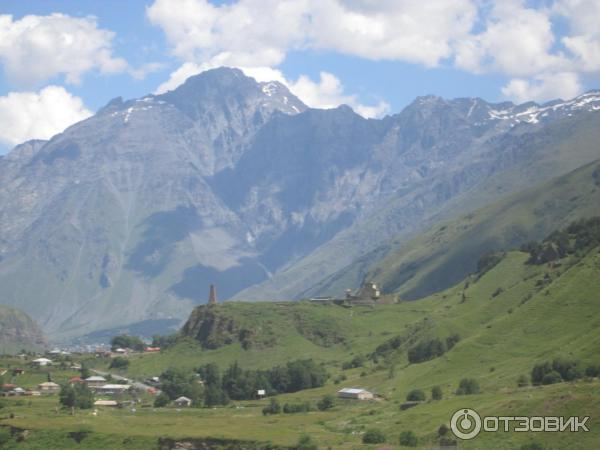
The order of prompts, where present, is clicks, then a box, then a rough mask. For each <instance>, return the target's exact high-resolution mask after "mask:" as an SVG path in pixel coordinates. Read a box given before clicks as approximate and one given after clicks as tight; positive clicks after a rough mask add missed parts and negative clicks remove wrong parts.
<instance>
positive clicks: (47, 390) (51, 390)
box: [38, 381, 60, 394]
mask: <svg viewBox="0 0 600 450" xmlns="http://www.w3.org/2000/svg"><path fill="white" fill-rule="evenodd" d="M38 390H39V391H40V392H41V393H42V394H56V393H57V392H59V391H60V386H59V385H58V384H56V383H54V382H52V381H45V382H44V383H40V384H38Z"/></svg>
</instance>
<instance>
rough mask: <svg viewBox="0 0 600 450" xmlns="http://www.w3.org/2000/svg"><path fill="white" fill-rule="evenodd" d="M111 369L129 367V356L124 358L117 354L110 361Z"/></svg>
mask: <svg viewBox="0 0 600 450" xmlns="http://www.w3.org/2000/svg"><path fill="white" fill-rule="evenodd" d="M108 367H109V368H110V369H126V368H127V367H129V360H128V359H127V358H123V357H122V356H117V357H116V358H113V359H112V361H111V362H110V366H108Z"/></svg>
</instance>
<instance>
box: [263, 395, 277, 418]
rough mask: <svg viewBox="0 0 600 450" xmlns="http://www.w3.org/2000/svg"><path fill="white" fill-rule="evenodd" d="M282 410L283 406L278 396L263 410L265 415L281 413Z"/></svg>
mask: <svg viewBox="0 0 600 450" xmlns="http://www.w3.org/2000/svg"><path fill="white" fill-rule="evenodd" d="M280 412H281V406H280V405H279V402H278V401H277V399H276V398H272V399H271V403H269V405H268V406H265V407H264V408H263V410H262V413H263V415H265V416H266V415H268V414H279V413H280Z"/></svg>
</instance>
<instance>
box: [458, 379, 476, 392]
mask: <svg viewBox="0 0 600 450" xmlns="http://www.w3.org/2000/svg"><path fill="white" fill-rule="evenodd" d="M480 392H481V389H480V388H479V383H478V382H477V380H476V379H474V378H463V379H462V380H460V383H458V389H457V390H456V395H473V394H479V393H480Z"/></svg>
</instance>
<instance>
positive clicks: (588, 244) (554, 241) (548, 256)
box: [521, 217, 600, 264]
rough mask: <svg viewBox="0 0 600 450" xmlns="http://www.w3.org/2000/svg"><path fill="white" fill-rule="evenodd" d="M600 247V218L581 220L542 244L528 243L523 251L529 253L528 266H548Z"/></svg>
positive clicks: (550, 236) (559, 231)
mask: <svg viewBox="0 0 600 450" xmlns="http://www.w3.org/2000/svg"><path fill="white" fill-rule="evenodd" d="M598 245H600V217H592V218H590V219H581V220H577V221H575V222H573V223H571V224H570V225H569V226H568V227H567V228H565V229H564V230H558V231H555V232H553V233H552V234H550V235H549V236H548V237H547V238H546V239H544V240H543V241H542V242H541V243H540V242H528V243H526V244H524V245H522V246H521V251H523V252H527V253H529V259H528V260H527V263H528V264H546V263H549V262H552V261H556V260H557V259H560V258H564V257H565V256H567V255H570V254H578V253H580V252H583V251H586V250H589V249H591V248H593V247H596V246H598Z"/></svg>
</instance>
